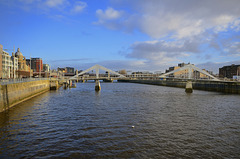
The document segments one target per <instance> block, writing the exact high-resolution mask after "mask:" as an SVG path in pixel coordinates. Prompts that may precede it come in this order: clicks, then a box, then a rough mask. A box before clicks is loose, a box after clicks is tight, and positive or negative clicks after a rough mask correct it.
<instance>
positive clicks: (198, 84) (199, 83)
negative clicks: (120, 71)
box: [118, 79, 240, 94]
mask: <svg viewBox="0 0 240 159" xmlns="http://www.w3.org/2000/svg"><path fill="white" fill-rule="evenodd" d="M118 82H129V83H141V84H151V85H159V86H168V87H179V88H185V87H186V82H187V80H176V79H175V80H173V79H171V80H125V79H121V80H118ZM192 87H193V90H194V89H196V90H205V91H214V92H223V93H231V94H240V82H229V81H207V80H192Z"/></svg>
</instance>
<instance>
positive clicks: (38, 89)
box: [0, 80, 50, 112]
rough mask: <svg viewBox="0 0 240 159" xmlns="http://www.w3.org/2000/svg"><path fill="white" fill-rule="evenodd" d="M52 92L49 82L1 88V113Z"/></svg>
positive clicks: (19, 84) (9, 85)
mask: <svg viewBox="0 0 240 159" xmlns="http://www.w3.org/2000/svg"><path fill="white" fill-rule="evenodd" d="M49 90H50V81H49V80H40V81H31V82H23V83H14V84H7V85H1V86H0V112H3V111H5V110H7V109H9V108H11V107H13V106H15V105H16V104H19V103H20V102H23V101H25V100H27V99H30V98H32V97H34V96H37V95H39V94H41V93H43V92H46V91H49Z"/></svg>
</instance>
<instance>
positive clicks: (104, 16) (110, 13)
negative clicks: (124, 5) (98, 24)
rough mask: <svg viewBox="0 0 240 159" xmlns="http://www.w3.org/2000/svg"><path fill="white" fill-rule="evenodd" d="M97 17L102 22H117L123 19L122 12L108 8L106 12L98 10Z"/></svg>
mask: <svg viewBox="0 0 240 159" xmlns="http://www.w3.org/2000/svg"><path fill="white" fill-rule="evenodd" d="M96 15H97V17H98V18H99V20H100V21H104V20H115V19H118V18H120V17H121V15H122V13H121V11H117V10H115V9H113V8H111V7H108V8H107V9H106V10H105V11H103V10H101V9H98V10H97V11H96Z"/></svg>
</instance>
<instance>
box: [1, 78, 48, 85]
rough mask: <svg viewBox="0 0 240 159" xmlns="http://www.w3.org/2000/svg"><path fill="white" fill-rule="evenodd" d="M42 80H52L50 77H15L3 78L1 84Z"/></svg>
mask: <svg viewBox="0 0 240 159" xmlns="http://www.w3.org/2000/svg"><path fill="white" fill-rule="evenodd" d="M40 80H50V78H15V79H1V80H0V84H1V85H7V84H13V83H23V82H31V81H40Z"/></svg>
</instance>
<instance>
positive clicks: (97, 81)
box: [95, 80, 101, 91]
mask: <svg viewBox="0 0 240 159" xmlns="http://www.w3.org/2000/svg"><path fill="white" fill-rule="evenodd" d="M100 90H101V86H100V82H99V80H96V81H95V91H100Z"/></svg>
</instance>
